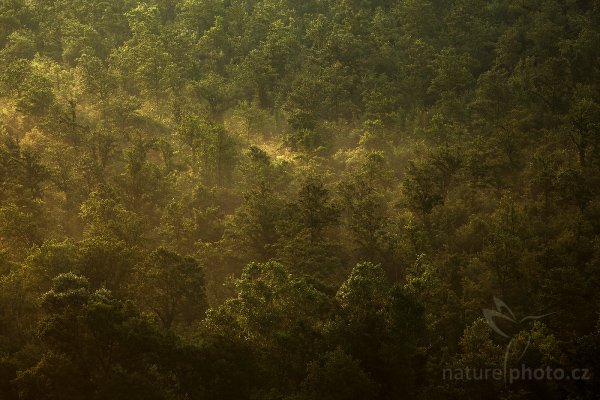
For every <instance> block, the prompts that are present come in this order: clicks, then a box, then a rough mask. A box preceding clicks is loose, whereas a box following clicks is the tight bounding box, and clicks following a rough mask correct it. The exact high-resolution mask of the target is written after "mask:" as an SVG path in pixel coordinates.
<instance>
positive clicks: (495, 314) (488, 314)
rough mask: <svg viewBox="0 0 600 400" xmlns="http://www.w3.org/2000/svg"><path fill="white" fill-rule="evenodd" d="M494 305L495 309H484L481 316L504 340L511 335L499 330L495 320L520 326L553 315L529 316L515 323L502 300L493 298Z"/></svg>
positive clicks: (513, 315) (513, 317)
mask: <svg viewBox="0 0 600 400" xmlns="http://www.w3.org/2000/svg"><path fill="white" fill-rule="evenodd" d="M494 304H495V305H496V309H495V310H490V309H487V308H484V309H483V310H482V311H483V316H484V317H485V319H486V321H487V323H488V325H489V326H490V328H492V329H493V330H494V331H495V332H496V333H498V334H499V335H500V336H502V337H505V338H509V337H511V336H512V335H509V334H508V333H506V332H504V331H503V330H502V329H500V327H498V324H497V323H496V321H495V319H496V318H497V319H500V320H505V321H509V322H511V323H512V324H514V325H522V324H523V323H525V322H529V321H536V320H538V319H542V318H544V317H547V316H548V315H552V314H554V313H548V314H543V315H529V316H527V317H524V318H521V319H520V320H518V321H517V319H516V318H515V314H513V312H512V311H511V309H510V308H509V307H508V306H507V305H506V303H505V302H503V301H502V300H500V299H499V298H497V297H494Z"/></svg>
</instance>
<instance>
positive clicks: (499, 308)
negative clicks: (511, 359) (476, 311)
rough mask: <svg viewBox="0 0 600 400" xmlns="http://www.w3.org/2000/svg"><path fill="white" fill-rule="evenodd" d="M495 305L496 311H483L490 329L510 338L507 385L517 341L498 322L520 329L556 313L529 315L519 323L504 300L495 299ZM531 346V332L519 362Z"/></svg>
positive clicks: (505, 353)
mask: <svg viewBox="0 0 600 400" xmlns="http://www.w3.org/2000/svg"><path fill="white" fill-rule="evenodd" d="M494 304H495V305H496V309H495V310H491V309H487V308H485V309H483V310H482V311H483V316H484V317H485V319H486V321H487V323H488V325H489V326H490V328H492V329H493V330H494V332H496V333H497V334H499V335H500V336H502V337H505V338H510V341H509V342H508V344H507V346H506V351H505V352H504V378H505V383H506V365H507V362H508V354H509V352H510V348H511V346H512V344H513V341H514V340H515V339H514V338H513V337H512V336H513V335H509V334H508V333H506V332H504V331H503V330H502V329H500V327H499V326H498V324H497V322H496V320H504V321H508V322H510V323H511V324H512V325H516V326H517V328H518V327H519V326H521V325H523V324H524V323H526V322H529V321H536V320H538V319H542V318H544V317H547V316H548V315H552V314H554V313H548V314H543V315H529V316H527V317H524V318H521V319H520V320H518V321H517V319H516V318H515V314H513V312H512V311H511V309H510V308H509V307H508V306H507V305H506V303H504V302H503V301H502V300H500V299H499V298H497V297H494ZM519 330H520V329H516V331H519ZM530 344H531V332H530V334H529V337H528V339H527V344H526V345H525V348H524V350H523V351H522V352H521V355H520V357H519V358H518V360H521V359H522V358H523V356H524V355H525V352H527V349H528V348H529V345H530Z"/></svg>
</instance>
